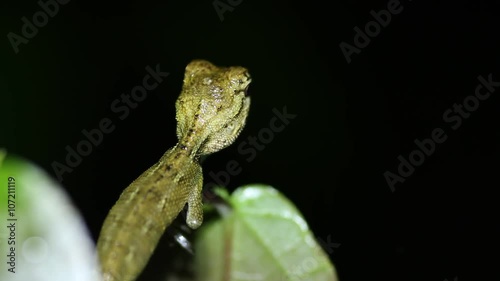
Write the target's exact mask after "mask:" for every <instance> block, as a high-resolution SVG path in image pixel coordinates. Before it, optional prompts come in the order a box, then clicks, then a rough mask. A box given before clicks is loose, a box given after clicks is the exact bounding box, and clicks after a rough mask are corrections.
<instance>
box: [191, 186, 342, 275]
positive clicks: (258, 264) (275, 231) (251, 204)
mask: <svg viewBox="0 0 500 281" xmlns="http://www.w3.org/2000/svg"><path fill="white" fill-rule="evenodd" d="M218 194H219V195H222V197H223V198H225V199H226V200H228V201H229V203H230V205H231V207H232V209H230V210H229V211H224V212H223V213H225V214H224V217H223V218H222V219H219V220H216V221H214V222H211V223H208V224H207V225H205V226H204V227H202V228H201V229H200V231H199V233H198V235H199V237H197V240H196V251H195V252H196V255H195V259H196V261H195V262H196V272H197V274H198V279H199V280H205V281H220V280H224V281H237V280H241V281H243V280H245V281H248V280H263V281H284V280H308V281H313V280H321V281H334V280H337V276H336V272H335V268H334V267H333V265H332V264H331V262H330V260H329V258H328V256H327V255H326V254H325V252H324V251H323V249H322V248H321V247H320V246H319V245H318V243H317V242H316V241H315V239H314V236H313V234H312V232H311V231H310V230H309V228H308V226H307V223H306V222H305V221H304V219H303V218H302V216H301V214H300V212H299V211H298V210H297V209H296V207H295V206H294V205H293V204H292V203H291V202H290V201H289V200H288V199H287V198H285V197H284V196H283V195H282V194H280V193H279V192H278V191H277V190H275V189H274V188H272V187H270V186H265V185H249V186H244V187H241V188H239V189H237V190H236V191H235V192H234V193H233V194H232V196H230V197H229V196H228V195H227V192H225V191H220V190H219V191H218Z"/></svg>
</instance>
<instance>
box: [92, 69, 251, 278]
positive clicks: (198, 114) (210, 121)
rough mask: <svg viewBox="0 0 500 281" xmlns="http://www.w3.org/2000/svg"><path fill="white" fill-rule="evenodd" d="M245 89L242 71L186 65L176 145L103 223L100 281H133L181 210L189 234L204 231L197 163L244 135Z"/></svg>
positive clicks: (99, 246) (246, 77)
mask: <svg viewBox="0 0 500 281" xmlns="http://www.w3.org/2000/svg"><path fill="white" fill-rule="evenodd" d="M250 82H251V78H250V75H249V74H248V72H247V70H246V69H245V68H243V67H217V66H214V65H213V64H211V63H209V62H207V61H204V60H195V61H192V62H191V63H189V64H188V65H187V67H186V72H185V75H184V83H183V87H182V92H181V94H180V96H179V98H178V99H177V102H176V119H177V137H178V139H179V142H178V143H177V144H176V145H175V146H174V147H173V148H171V149H169V150H168V151H167V152H166V153H165V154H164V155H163V156H162V157H161V158H160V160H159V161H158V162H157V163H156V164H155V165H153V166H152V167H151V168H149V169H148V170H146V171H145V172H144V173H142V174H141V175H140V176H139V177H138V178H137V179H136V180H134V181H133V182H132V183H131V184H130V185H129V186H128V187H127V188H126V189H125V190H124V191H123V193H122V194H121V196H120V198H119V199H118V201H117V202H116V204H115V205H114V206H113V208H112V209H111V211H110V212H109V214H108V216H107V217H106V219H105V221H104V224H103V227H102V229H101V233H100V235H99V239H98V241H97V249H98V253H99V259H100V261H101V270H102V272H103V277H104V280H105V281H128V280H135V279H136V278H137V276H138V275H139V274H140V273H141V271H142V270H143V269H144V267H145V266H146V264H147V262H148V260H149V258H150V257H151V255H152V253H153V251H154V249H155V248H156V245H157V244H158V241H159V240H160V238H161V236H162V235H163V233H164V232H165V229H166V228H167V227H168V226H169V225H170V224H171V223H172V221H173V220H174V219H175V218H176V217H177V215H178V214H179V213H180V212H181V210H182V209H183V208H184V206H185V205H186V203H187V204H188V214H187V218H186V223H187V224H188V226H189V227H191V228H193V229H195V228H197V227H199V226H200V225H201V224H202V222H203V209H202V197H201V189H202V185H203V178H202V170H201V166H200V164H199V157H200V156H202V155H207V154H210V153H213V152H216V151H218V150H220V149H222V148H224V147H226V146H228V145H230V144H231V143H233V141H234V140H235V139H236V137H237V136H238V134H239V133H240V131H241V130H242V129H243V127H244V125H245V120H246V117H247V116H248V111H249V105H250V98H249V97H248V96H247V88H248V85H249V84H250Z"/></svg>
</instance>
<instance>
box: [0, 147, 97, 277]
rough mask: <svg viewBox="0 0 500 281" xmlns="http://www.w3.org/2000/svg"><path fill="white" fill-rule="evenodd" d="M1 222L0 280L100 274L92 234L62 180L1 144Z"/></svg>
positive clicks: (95, 275) (94, 275)
mask: <svg viewBox="0 0 500 281" xmlns="http://www.w3.org/2000/svg"><path fill="white" fill-rule="evenodd" d="M2 159H3V161H2ZM9 200H10V201H9ZM0 225H1V227H0V249H1V256H0V280H9V281H16V280H19V281H26V280H36V281H45V280H47V281H49V280H50V281H80V280H81V281H98V280H101V279H100V275H99V273H98V266H97V265H98V264H97V255H96V253H95V249H94V243H93V241H92V238H91V237H90V234H89V232H88V230H87V229H86V227H85V224H84V221H83V219H82V218H81V217H80V215H79V213H78V212H77V210H76V209H75V208H74V207H73V205H72V203H71V201H70V200H69V198H68V196H67V195H66V193H65V192H64V190H63V189H62V188H61V186H60V185H59V184H58V183H57V182H55V181H54V180H52V179H51V178H50V177H49V176H48V175H47V174H46V173H45V172H44V171H43V170H41V169H40V168H38V167H37V166H36V165H34V164H32V163H30V162H28V161H26V160H23V159H20V158H17V157H13V156H12V155H7V156H5V151H3V152H2V151H1V150H0ZM14 272H15V273H14Z"/></svg>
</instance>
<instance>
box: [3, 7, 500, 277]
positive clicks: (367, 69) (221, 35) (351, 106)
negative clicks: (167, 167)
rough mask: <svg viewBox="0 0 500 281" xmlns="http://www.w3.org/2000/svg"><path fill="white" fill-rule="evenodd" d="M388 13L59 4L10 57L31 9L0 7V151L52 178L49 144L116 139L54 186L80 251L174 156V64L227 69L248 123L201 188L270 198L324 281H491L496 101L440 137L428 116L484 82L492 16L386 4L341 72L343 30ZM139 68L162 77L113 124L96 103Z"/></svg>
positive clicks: (210, 165)
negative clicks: (315, 254) (329, 273)
mask: <svg viewBox="0 0 500 281" xmlns="http://www.w3.org/2000/svg"><path fill="white" fill-rule="evenodd" d="M223 1H224V0H221V2H223ZM237 2H238V1H233V3H237ZM388 2H389V1H336V2H333V3H328V6H327V4H326V3H323V2H305V1H303V2H287V1H249V0H246V1H241V3H239V4H238V5H236V6H235V7H234V10H232V11H226V12H225V13H224V14H223V20H221V18H219V16H218V14H217V12H216V10H215V8H214V6H213V2H212V1H184V2H183V1H175V2H174V1H137V0H135V1H105V3H103V2H101V1H78V0H72V1H70V2H69V3H68V4H66V5H63V6H62V5H61V6H60V10H59V12H58V13H57V15H55V16H54V17H53V18H51V19H50V20H49V22H48V24H47V25H46V26H44V27H41V28H40V29H39V31H38V33H37V35H36V36H35V37H34V38H32V39H29V42H28V43H27V44H21V45H20V46H19V53H18V54H15V52H14V51H13V48H12V46H11V44H10V43H9V40H8V39H7V34H8V33H9V32H14V33H16V34H18V35H20V34H21V27H22V24H23V23H22V21H21V17H23V16H26V17H28V18H31V17H32V15H33V13H35V12H36V11H38V10H40V7H39V6H38V4H37V3H36V1H16V2H14V1H9V2H3V3H2V4H1V10H0V11H1V25H0V30H1V32H0V34H3V35H2V36H3V39H2V41H1V42H2V43H1V50H0V51H1V56H2V57H1V61H0V69H1V75H0V94H1V99H0V114H1V115H0V117H1V119H0V125H1V127H0V130H1V131H0V146H3V147H6V148H7V149H8V151H9V152H10V153H14V154H18V155H21V156H23V157H26V158H28V159H30V160H32V161H34V162H35V163H37V164H39V165H40V166H42V167H43V168H44V169H46V170H47V171H48V172H49V173H50V174H51V175H55V173H54V171H53V169H52V168H51V164H52V163H53V161H57V162H60V163H64V158H65V156H66V151H65V146H66V145H69V146H71V147H76V144H77V143H78V142H79V141H81V140H83V139H84V137H83V135H82V133H81V131H82V130H83V129H87V130H91V129H95V128H97V127H98V124H99V121H100V120H102V119H103V118H105V117H108V118H110V119H112V120H113V122H114V124H115V125H116V129H115V130H114V131H113V132H112V133H110V134H106V135H105V136H104V140H103V142H102V143H101V144H100V145H99V146H97V147H96V148H94V149H93V151H92V153H91V154H90V155H89V156H86V157H84V159H83V161H82V163H81V164H80V165H79V166H78V167H76V168H75V169H74V170H73V171H72V172H71V173H66V174H64V176H63V177H64V181H63V185H64V187H65V188H66V189H67V191H68V192H69V194H70V195H71V197H72V198H73V200H74V202H75V204H76V205H77V207H78V208H79V209H80V211H81V213H82V214H83V216H84V218H85V220H86V222H87V223H88V226H89V228H90V230H91V232H92V235H93V237H94V238H97V235H98V233H99V229H100V225H101V223H102V221H103V220H104V217H105V215H106V213H107V211H108V210H109V208H110V207H111V206H112V204H113V203H114V201H115V200H116V198H117V197H118V196H119V194H120V192H121V190H122V189H123V188H124V187H126V186H127V185H128V184H129V183H130V182H131V181H132V180H133V179H135V178H136V177H137V176H138V175H139V174H140V173H141V172H142V171H144V170H145V169H146V168H148V167H149V166H150V165H152V164H153V163H154V162H155V161H157V160H158V158H159V157H160V156H161V155H162V154H163V153H164V151H165V150H166V149H167V148H169V147H171V146H172V145H174V144H175V142H176V136H175V118H174V113H175V111H174V102H175V99H176V98H177V96H178V94H179V92H180V89H181V86H182V78H183V73H184V67H185V66H186V64H187V63H188V62H189V61H191V60H192V59H195V58H203V59H207V60H210V61H212V62H213V63H215V64H218V65H242V66H245V67H247V68H248V69H249V70H250V73H251V75H252V77H253V82H252V84H251V89H250V92H251V95H252V105H251V112H250V116H249V119H248V123H247V126H246V127H245V129H244V131H243V132H242V134H241V135H240V137H239V138H238V140H237V141H236V144H235V145H232V146H231V147H229V148H227V149H224V150H223V151H221V152H219V153H217V154H215V155H213V156H211V157H209V158H208V159H207V160H206V161H205V162H204V163H203V166H204V174H205V182H208V181H210V180H211V179H210V176H209V173H210V171H213V172H214V173H216V172H218V171H221V170H224V169H225V165H226V163H227V162H228V161H229V160H235V161H237V162H238V163H240V166H241V168H242V171H241V173H240V174H238V175H236V176H234V177H231V179H230V183H229V184H228V188H229V189H230V190H234V188H236V187H238V186H241V185H244V184H248V183H266V184H269V185H272V186H274V187H276V188H277V189H279V190H280V191H281V192H283V193H284V194H285V195H286V196H287V197H289V198H290V199H291V200H292V201H293V202H294V203H295V204H296V205H297V207H298V208H299V209H300V210H301V212H302V213H303V215H304V216H305V218H306V220H307V221H308V222H309V224H310V227H311V229H312V230H313V231H314V233H315V236H317V237H319V238H321V239H323V240H325V241H326V240H328V239H330V240H331V241H332V242H335V243H340V246H339V247H338V248H336V249H334V251H333V252H331V253H330V255H329V256H330V258H331V259H332V261H333V262H334V263H335V265H336V268H337V271H338V275H339V278H340V280H342V281H349V280H368V279H375V280H383V279H384V280H436V281H442V280H445V279H446V278H447V279H448V280H452V279H453V278H454V277H455V276H457V277H458V280H496V279H495V278H494V277H492V276H491V275H490V273H493V272H494V271H495V268H496V267H498V242H497V239H498V234H499V232H500V231H499V230H500V229H499V225H498V218H497V213H498V203H497V201H498V199H497V197H496V196H495V191H496V189H497V188H498V179H497V177H496V175H497V174H496V173H497V172H498V168H499V165H498V156H499V153H498V145H497V143H498V141H499V131H498V126H497V123H498V120H499V118H498V105H499V101H500V100H499V98H498V96H497V95H498V93H500V91H497V92H494V93H493V94H492V95H491V97H490V98H488V99H487V100H485V101H481V102H480V105H479V107H478V109H477V110H475V111H473V112H471V113H470V117H469V118H468V119H464V120H463V123H462V124H461V126H460V127H459V128H458V129H457V130H452V129H451V126H450V125H452V124H453V123H446V122H445V121H444V120H443V113H444V112H445V111H446V110H447V109H449V108H452V107H453V105H454V104H455V103H462V102H463V100H464V98H466V97H467V96H470V95H473V94H474V91H475V88H476V86H477V85H478V80H477V77H478V76H479V75H482V76H483V77H487V76H488V75H489V74H492V77H493V80H496V81H500V73H499V72H498V63H499V57H500V56H499V54H498V53H499V50H500V48H499V47H500V44H499V42H500V41H499V31H498V28H499V26H500V25H499V23H500V21H499V16H498V12H499V10H498V8H497V7H496V6H494V5H492V4H490V2H493V1H422V0H421V1H418V0H414V1H409V0H406V1H402V2H401V6H402V7H403V10H402V11H401V13H399V14H397V15H393V16H392V18H391V21H390V23H389V24H388V25H387V26H386V27H384V28H382V29H381V31H380V32H379V34H378V35H376V36H375V37H374V38H372V39H371V41H370V43H369V44H368V45H367V46H366V47H365V48H362V49H361V51H360V53H359V54H354V55H352V57H351V58H352V62H351V63H347V62H346V59H345V57H344V55H343V54H342V51H341V50H340V48H339V44H340V43H341V42H346V43H348V44H351V45H352V44H353V38H354V35H355V32H354V30H353V28H354V27H356V26H357V27H360V28H361V29H364V27H365V24H366V23H367V22H369V21H372V20H373V17H372V16H371V15H370V11H371V10H375V11H379V10H381V9H386V7H387V3H388ZM156 64H160V66H161V70H162V71H166V72H169V73H170V75H169V76H168V77H167V78H165V80H164V81H163V82H162V83H161V84H160V85H159V86H158V87H157V88H156V89H155V90H154V91H152V92H149V93H148V96H147V98H146V99H145V100H144V101H142V102H140V103H139V106H138V107H137V108H136V109H134V110H132V111H131V112H130V115H129V116H128V117H127V118H126V119H125V120H123V121H121V120H118V119H117V116H116V114H115V113H113V112H112V111H111V109H110V105H111V103H112V102H113V101H114V100H115V99H116V98H118V97H119V96H120V95H121V94H122V93H130V91H131V89H132V88H133V87H134V86H136V85H139V84H141V83H142V77H144V75H146V73H147V72H146V71H145V67H146V66H148V65H150V66H152V67H154V66H155V65H156ZM283 107H286V108H287V111H288V112H289V113H291V114H296V115H297V117H296V118H295V119H293V120H291V121H290V123H289V124H288V125H287V126H286V128H285V130H283V131H282V132H278V133H276V134H275V135H274V137H273V139H272V141H271V142H270V143H268V144H266V145H265V149H264V150H262V151H259V152H258V153H257V155H256V157H255V159H254V160H253V161H250V162H249V161H247V160H246V159H247V158H248V155H242V154H241V153H239V152H238V149H237V147H238V145H239V144H240V143H241V142H243V141H246V140H248V138H249V137H251V136H257V135H258V134H259V132H260V131H261V130H262V129H263V128H266V127H269V121H270V120H271V119H272V118H273V116H274V114H273V111H272V110H273V108H276V109H278V110H282V109H283ZM435 128H442V129H443V130H444V131H445V132H446V134H447V136H448V138H447V140H446V141H445V142H444V143H442V144H438V145H437V146H436V150H435V153H433V154H432V155H431V156H429V157H427V158H426V159H425V161H424V163H423V164H422V165H421V166H419V167H417V168H416V169H415V171H414V173H413V174H412V175H411V176H409V177H408V178H407V179H406V180H405V182H404V183H397V184H396V186H395V192H392V191H391V189H390V188H389V186H388V184H387V182H386V180H385V178H384V172H386V171H391V172H394V173H397V167H398V164H399V160H398V156H399V155H403V157H405V158H406V159H408V154H409V153H410V152H411V151H413V150H415V149H416V145H415V144H414V140H415V139H419V140H422V139H424V138H429V137H431V132H432V130H433V129H435ZM328 237H330V238H328ZM495 238H496V239H495ZM487 253H489V254H492V255H493V257H492V258H490V257H487V256H486V254H487ZM496 275H497V278H498V273H496Z"/></svg>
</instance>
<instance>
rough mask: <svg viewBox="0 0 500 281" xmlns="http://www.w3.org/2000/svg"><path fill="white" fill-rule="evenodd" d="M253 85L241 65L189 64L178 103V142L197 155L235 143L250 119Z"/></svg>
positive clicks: (202, 61)
mask: <svg viewBox="0 0 500 281" xmlns="http://www.w3.org/2000/svg"><path fill="white" fill-rule="evenodd" d="M250 82H251V78H250V75H249V74H248V71H247V70H246V69H245V68H243V67H240V66H233V67H217V66H215V65H213V64H211V63H210V62H208V61H205V60H194V61H192V62H191V63H189V64H188V65H187V67H186V71H185V75H184V84H183V87H182V92H181V94H180V96H179V98H178V99H177V102H176V118H177V136H178V138H179V143H180V144H181V145H183V147H186V148H192V149H194V150H195V152H196V153H197V154H198V155H204V154H210V153H213V152H216V151H218V150H221V149H222V148H224V147H226V146H228V145H230V144H231V143H233V142H234V140H235V139H236V137H237V136H238V135H239V133H240V132H241V130H242V129H243V127H244V126H245V121H246V118H247V116H248V111H249V106H250V97H249V96H248V94H247V89H248V86H249V84H250Z"/></svg>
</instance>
